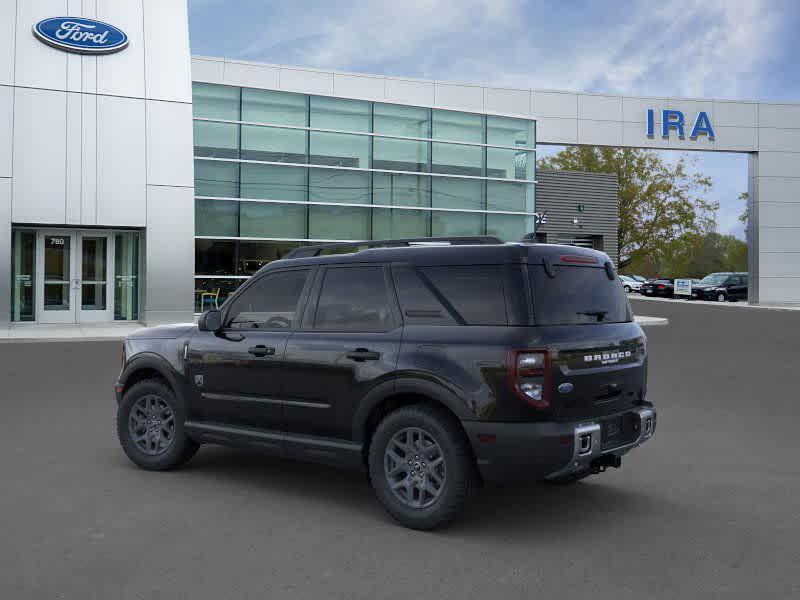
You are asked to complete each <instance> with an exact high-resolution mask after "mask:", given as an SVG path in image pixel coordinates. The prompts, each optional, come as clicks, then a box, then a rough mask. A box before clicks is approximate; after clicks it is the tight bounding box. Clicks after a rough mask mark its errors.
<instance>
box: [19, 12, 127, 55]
mask: <svg viewBox="0 0 800 600" xmlns="http://www.w3.org/2000/svg"><path fill="white" fill-rule="evenodd" d="M33 35H35V36H36V37H37V38H39V39H40V40H41V41H42V42H44V43H45V44H49V45H50V46H53V47H54V48H58V49H59V50H65V51H66V52H77V53H79V54H110V53H112V52H118V51H120V50H122V49H123V48H124V47H125V46H127V45H128V36H127V35H126V34H125V32H124V31H122V30H121V29H118V28H117V27H114V26H113V25H109V24H108V23H103V22H102V21H96V20H94V19H84V18H83V17H51V18H49V19H44V20H42V21H39V22H38V23H37V24H36V25H34V26H33Z"/></svg>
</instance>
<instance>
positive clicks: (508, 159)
mask: <svg viewBox="0 0 800 600" xmlns="http://www.w3.org/2000/svg"><path fill="white" fill-rule="evenodd" d="M534 160H535V158H534V155H533V152H526V151H524V150H511V149H505V148H487V149H486V176H487V177H497V178H499V179H533V161H534Z"/></svg>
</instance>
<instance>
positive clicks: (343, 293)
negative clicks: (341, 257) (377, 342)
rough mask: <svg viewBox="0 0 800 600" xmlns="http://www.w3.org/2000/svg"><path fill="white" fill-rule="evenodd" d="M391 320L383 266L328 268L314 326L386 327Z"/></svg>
mask: <svg viewBox="0 0 800 600" xmlns="http://www.w3.org/2000/svg"><path fill="white" fill-rule="evenodd" d="M390 324H391V316H390V308H389V294H388V291H387V289H386V280H385V279H384V269H383V267H337V268H329V269H327V270H326V271H325V279H324V280H323V282H322V290H321V291H320V295H319V303H318V304H317V312H316V316H315V318H314V328H315V329H325V330H329V331H386V330H387V329H389V328H390Z"/></svg>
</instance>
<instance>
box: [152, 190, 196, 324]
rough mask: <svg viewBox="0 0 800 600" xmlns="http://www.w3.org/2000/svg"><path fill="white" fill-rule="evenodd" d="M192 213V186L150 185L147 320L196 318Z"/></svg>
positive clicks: (171, 320) (160, 321)
mask: <svg viewBox="0 0 800 600" xmlns="http://www.w3.org/2000/svg"><path fill="white" fill-rule="evenodd" d="M187 215H191V216H192V218H187ZM193 216H194V192H193V190H192V189H191V188H187V187H172V186H158V185H149V186H147V234H146V240H145V253H146V255H145V270H146V272H147V275H146V277H147V290H146V297H145V311H146V316H145V319H146V321H147V323H148V324H157V323H175V322H179V321H184V322H185V321H191V320H192V318H193V317H192V314H193V311H194V307H193V306H192V299H193V290H194V278H193V272H194V269H193V268H192V265H194V218H193Z"/></svg>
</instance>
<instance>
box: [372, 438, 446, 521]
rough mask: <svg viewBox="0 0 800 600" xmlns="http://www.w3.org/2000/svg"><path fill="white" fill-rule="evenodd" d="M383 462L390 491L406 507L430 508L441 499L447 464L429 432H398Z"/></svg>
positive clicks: (388, 446) (388, 447)
mask: <svg viewBox="0 0 800 600" xmlns="http://www.w3.org/2000/svg"><path fill="white" fill-rule="evenodd" d="M383 462H384V473H385V475H386V478H387V483H388V485H389V489H391V490H392V493H393V494H394V495H395V496H396V497H397V498H398V499H399V500H400V501H401V502H402V503H403V504H405V505H406V506H409V507H412V508H427V507H428V506H431V505H432V504H434V503H435V502H436V501H437V500H438V498H439V496H440V495H441V493H442V490H443V489H444V486H445V482H446V464H445V460H444V455H443V454H442V449H441V447H440V446H439V443H438V442H437V441H436V439H435V438H434V437H433V436H432V435H431V434H430V433H429V432H427V431H425V430H424V429H422V428H420V427H407V428H405V429H402V430H400V431H398V432H397V433H395V434H394V435H393V436H392V438H391V440H390V441H389V443H388V444H387V445H386V449H385V451H384V461H383ZM402 475H405V477H400V476H402Z"/></svg>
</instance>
